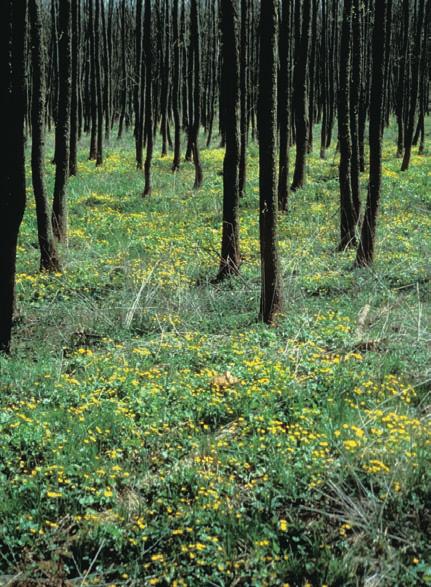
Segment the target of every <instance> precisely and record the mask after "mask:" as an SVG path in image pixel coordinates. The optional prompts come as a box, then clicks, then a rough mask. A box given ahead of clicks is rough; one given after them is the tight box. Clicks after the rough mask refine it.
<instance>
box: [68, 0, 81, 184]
mask: <svg viewBox="0 0 431 587" xmlns="http://www.w3.org/2000/svg"><path fill="white" fill-rule="evenodd" d="M78 10H79V0H72V96H71V106H70V108H71V112H70V157H69V175H76V173H77V148H78V86H79V71H78V55H79V46H78Z"/></svg>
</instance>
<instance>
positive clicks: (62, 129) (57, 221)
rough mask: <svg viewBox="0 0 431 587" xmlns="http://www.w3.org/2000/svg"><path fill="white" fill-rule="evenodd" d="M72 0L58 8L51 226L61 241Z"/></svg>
mask: <svg viewBox="0 0 431 587" xmlns="http://www.w3.org/2000/svg"><path fill="white" fill-rule="evenodd" d="M70 32H71V0H62V1H61V2H60V10H59V34H60V42H59V58H60V71H61V76H60V82H59V96H58V120H57V126H56V130H55V144H56V148H55V153H56V171H55V185H54V202H53V207H52V226H53V229H54V234H55V236H56V237H57V239H58V240H59V241H60V242H67V202H66V184H67V179H68V177H69V147H70V106H71V77H72V55H71V34H70Z"/></svg>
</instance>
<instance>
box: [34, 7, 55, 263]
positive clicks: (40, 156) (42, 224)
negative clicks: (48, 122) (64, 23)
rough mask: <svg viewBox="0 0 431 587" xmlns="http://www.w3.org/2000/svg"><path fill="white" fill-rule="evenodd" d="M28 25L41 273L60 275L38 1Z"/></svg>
mask: <svg viewBox="0 0 431 587" xmlns="http://www.w3.org/2000/svg"><path fill="white" fill-rule="evenodd" d="M29 15H30V23H31V43H32V66H33V99H32V109H31V118H32V143H31V168H32V181H33V191H34V197H35V201H36V217H37V234H38V239H39V248H40V269H41V270H46V271H59V270H60V263H59V259H58V254H57V250H56V245H55V239H54V233H53V230H52V224H51V215H50V210H49V205H48V198H47V194H46V189H45V175H44V165H45V91H46V87H45V59H44V39H43V24H42V11H41V6H40V0H29Z"/></svg>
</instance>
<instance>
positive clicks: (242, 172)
mask: <svg viewBox="0 0 431 587" xmlns="http://www.w3.org/2000/svg"><path fill="white" fill-rule="evenodd" d="M249 10H250V8H249V0H241V43H240V94H241V98H240V100H241V115H240V116H241V118H240V139H241V147H240V163H239V194H240V196H244V194H245V183H246V179H247V143H248V127H247V102H248V84H247V75H248V50H247V34H248V29H249V26H250V25H249Z"/></svg>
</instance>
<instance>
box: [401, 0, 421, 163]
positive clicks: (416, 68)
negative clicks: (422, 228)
mask: <svg viewBox="0 0 431 587" xmlns="http://www.w3.org/2000/svg"><path fill="white" fill-rule="evenodd" d="M424 12H425V0H419V10H418V16H417V22H416V32H415V40H414V48H413V67H412V87H411V93H410V110H409V113H408V118H407V125H406V132H405V150H404V159H403V163H402V165H401V171H407V169H408V168H409V165H410V158H411V153H412V144H413V133H414V130H415V114H416V108H417V102H418V93H419V72H420V64H421V45H422V29H423V25H424V20H425V19H424ZM424 57H425V56H424Z"/></svg>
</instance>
